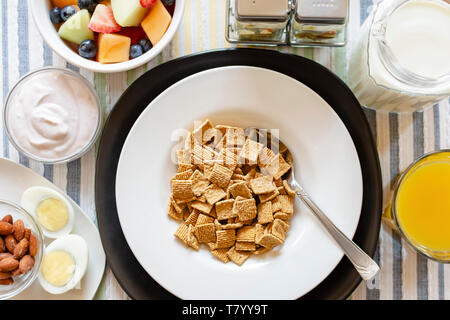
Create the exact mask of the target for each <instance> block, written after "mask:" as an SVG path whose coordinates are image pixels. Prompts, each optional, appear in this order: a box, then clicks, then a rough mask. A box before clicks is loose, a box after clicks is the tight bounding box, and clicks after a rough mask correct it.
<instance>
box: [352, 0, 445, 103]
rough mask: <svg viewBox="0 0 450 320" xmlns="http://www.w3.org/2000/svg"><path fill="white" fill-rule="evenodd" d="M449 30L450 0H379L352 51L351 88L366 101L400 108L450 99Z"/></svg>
mask: <svg viewBox="0 0 450 320" xmlns="http://www.w3.org/2000/svg"><path fill="white" fill-rule="evenodd" d="M449 30H450V4H449V3H447V2H446V1H444V0H410V1H404V0H403V1H400V0H396V1H383V2H381V3H379V4H378V7H377V9H376V10H374V11H373V12H372V13H371V15H370V16H369V17H368V19H367V20H366V21H365V22H364V24H363V26H362V30H361V38H360V39H359V41H358V43H357V45H356V46H355V47H354V48H353V50H352V53H351V56H350V64H349V77H348V79H349V86H350V88H351V89H352V90H353V92H354V93H355V95H356V96H357V97H358V99H359V100H360V102H361V103H362V104H363V105H366V106H368V107H372V108H375V109H378V110H387V111H397V112H403V111H415V110H419V109H423V108H426V107H428V106H431V105H433V104H434V103H436V102H438V101H439V100H441V99H444V98H446V97H448V96H449V95H450V59H448V53H449V52H450V32H448V31H449ZM383 44H385V46H383ZM385 48H388V50H389V54H386V51H384V50H382V49H385ZM392 66H394V67H392Z"/></svg>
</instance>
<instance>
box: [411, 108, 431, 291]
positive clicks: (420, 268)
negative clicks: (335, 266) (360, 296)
mask: <svg viewBox="0 0 450 320" xmlns="http://www.w3.org/2000/svg"><path fill="white" fill-rule="evenodd" d="M423 129H424V125H423V112H422V111H421V112H414V113H413V134H414V147H413V150H414V159H417V158H419V157H420V156H422V155H423V154H424V152H425V141H424V133H423ZM416 268H417V299H419V300H428V261H427V259H426V258H425V257H424V256H422V255H420V254H418V255H417V265H416Z"/></svg>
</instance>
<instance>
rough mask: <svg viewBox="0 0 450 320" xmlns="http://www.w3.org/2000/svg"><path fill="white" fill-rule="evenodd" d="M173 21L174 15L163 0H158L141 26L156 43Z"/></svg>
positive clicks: (153, 42)
mask: <svg viewBox="0 0 450 320" xmlns="http://www.w3.org/2000/svg"><path fill="white" fill-rule="evenodd" d="M171 21H172V17H171V15H170V13H169V12H168V11H167V9H166V7H164V5H163V4H162V2H161V0H156V2H155V4H154V5H153V6H152V7H151V8H150V11H149V12H148V14H147V16H146V17H145V18H144V20H142V22H141V26H142V29H144V31H145V33H146V34H147V37H148V38H149V39H150V41H151V42H152V44H153V45H155V44H157V43H158V41H159V40H161V38H162V37H163V36H164V33H166V31H167V28H168V27H169V25H170V22H171Z"/></svg>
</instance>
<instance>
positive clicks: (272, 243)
mask: <svg viewBox="0 0 450 320" xmlns="http://www.w3.org/2000/svg"><path fill="white" fill-rule="evenodd" d="M257 243H258V244H259V245H261V246H263V247H266V248H269V249H272V248H274V247H276V246H278V245H280V244H282V243H283V241H282V240H281V239H279V238H277V237H275V236H274V235H273V234H270V233H265V234H264V235H263V236H262V237H261V239H259V242H257Z"/></svg>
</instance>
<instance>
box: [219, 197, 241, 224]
mask: <svg viewBox="0 0 450 320" xmlns="http://www.w3.org/2000/svg"><path fill="white" fill-rule="evenodd" d="M233 205H234V199H229V200H223V201H219V202H216V215H217V220H225V219H229V218H234V217H237V214H236V213H234V212H233Z"/></svg>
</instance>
